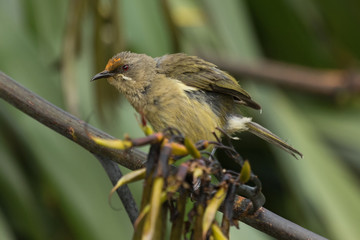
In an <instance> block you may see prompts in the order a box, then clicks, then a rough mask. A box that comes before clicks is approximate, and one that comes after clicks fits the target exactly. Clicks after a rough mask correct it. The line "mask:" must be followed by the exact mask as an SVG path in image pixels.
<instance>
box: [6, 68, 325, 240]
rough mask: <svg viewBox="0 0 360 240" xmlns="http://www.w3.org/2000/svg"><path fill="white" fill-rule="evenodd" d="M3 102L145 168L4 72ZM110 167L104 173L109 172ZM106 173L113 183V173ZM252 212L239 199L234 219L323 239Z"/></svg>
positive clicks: (95, 149)
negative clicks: (98, 140)
mask: <svg viewBox="0 0 360 240" xmlns="http://www.w3.org/2000/svg"><path fill="white" fill-rule="evenodd" d="M0 98H3V99H4V100H5V101H7V102H8V103H10V104H12V105H13V106H15V107H16V108H18V109H19V110H21V111H22V112H24V113H26V114H28V115H29V116H31V117H32V118H34V119H36V120H37V121H39V122H41V123H42V124H44V125H46V126H48V127H49V128H51V129H53V130H54V131H56V132H58V133H60V134H61V135H63V136H65V137H67V138H68V139H70V140H72V141H74V142H75V143H77V144H79V145H80V146H82V147H83V148H85V149H87V150H88V151H89V152H91V153H92V154H94V155H96V156H97V157H99V158H101V159H102V160H103V161H107V160H112V161H114V162H116V163H119V164H121V165H122V166H124V167H126V168H129V169H131V170H135V169H139V168H141V167H143V166H144V163H145V160H146V154H145V153H143V152H141V151H139V150H137V149H131V150H129V151H118V150H114V149H109V148H105V147H102V146H99V145H97V144H95V143H94V141H92V140H91V139H90V138H89V137H88V134H87V132H86V128H87V131H88V132H89V133H90V134H91V135H94V136H97V137H101V138H107V139H114V138H113V137H112V136H110V135H108V134H106V133H104V132H102V131H100V130H98V129H96V128H94V127H92V126H90V125H88V126H87V127H86V124H85V122H84V121H82V120H80V119H78V118H76V117H74V116H72V115H70V114H69V113H67V112H65V111H63V110H61V109H60V108H58V107H56V106H54V105H53V104H51V103H49V102H48V101H46V100H44V99H42V98H41V97H39V96H38V95H36V94H35V93H33V92H31V91H29V90H27V89H26V88H24V87H23V86H21V85H20V84H18V83H16V82H15V81H14V80H12V79H11V78H10V77H8V76H7V75H5V74H4V73H2V72H0ZM109 162H110V161H109ZM109 166H111V165H109ZM109 166H107V167H106V168H105V170H106V169H109ZM115 166H116V165H115ZM115 166H114V167H115ZM106 171H107V173H108V175H109V177H110V179H112V180H113V176H112V175H111V174H112V173H111V172H110V171H108V170H106ZM251 209H252V206H251V203H250V200H248V199H245V198H243V197H239V196H238V197H237V200H236V202H235V207H234V218H235V219H238V220H240V221H242V222H244V223H246V224H248V225H250V226H252V227H254V228H256V229H259V230H260V231H262V232H264V233H267V234H269V235H271V236H273V237H276V238H278V239H324V238H323V237H321V236H319V235H317V234H315V233H312V232H310V231H308V230H306V229H304V228H302V227H300V226H299V225H297V224H295V223H292V222H290V221H288V220H286V219H283V218H282V217H280V216H278V215H276V214H274V213H272V212H270V211H268V210H266V209H265V208H260V209H259V210H258V211H256V212H255V214H250V211H251Z"/></svg>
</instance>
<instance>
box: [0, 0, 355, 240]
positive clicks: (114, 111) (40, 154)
mask: <svg viewBox="0 0 360 240" xmlns="http://www.w3.org/2000/svg"><path fill="white" fill-rule="evenodd" d="M359 9H360V2H359V1H356V0H342V1H340V0H330V1H320V0H291V1H290V0H273V1H262V0H248V1H245V0H243V1H240V0H239V1H236V0H228V1H216V0H208V1H205V0H203V1H190V0H187V1H180V0H168V1H167V0H158V1H156V0H151V1H140V0H123V1H116V0H92V1H85V0H76V1H75V0H72V1H63V0H53V1H41V0H32V1H28V0H23V1H21V0H12V1H5V0H0V29H1V40H0V54H1V59H0V70H1V71H3V72H5V73H6V74H8V75H10V76H11V77H12V78H14V79H15V80H17V81H18V82H20V83H21V84H23V85H25V86H26V87H27V88H29V89H31V90H32V91H34V92H36V93H37V94H39V95H40V96H42V97H44V98H45V99H47V100H48V101H50V102H52V103H54V104H55V105H57V106H59V107H62V108H64V109H66V110H68V111H72V112H73V113H76V114H77V115H78V116H79V117H80V118H82V119H89V121H90V123H91V124H93V125H95V126H98V127H100V128H101V129H103V130H106V131H108V132H109V133H111V134H112V135H114V136H118V137H121V136H122V135H123V134H124V133H125V132H127V133H129V134H130V135H131V136H133V137H139V136H141V132H140V130H139V129H138V126H137V122H136V121H135V116H134V111H133V110H132V108H131V107H130V106H129V105H128V104H127V103H126V102H125V101H121V102H120V98H119V97H118V96H117V94H116V93H115V92H112V93H108V92H107V91H108V90H106V92H105V93H102V94H100V93H99V91H101V90H95V89H96V88H97V89H102V87H104V86H105V85H106V84H103V85H102V86H97V85H99V84H100V83H96V85H95V84H92V83H89V80H90V78H91V76H92V75H93V74H95V73H96V72H98V71H99V70H101V69H99V68H102V66H104V65H105V63H106V61H107V59H108V58H109V57H111V55H113V54H115V53H116V52H119V51H122V50H131V51H134V52H139V53H140V52H141V53H146V54H149V55H151V56H154V57H155V56H160V55H163V54H166V53H172V52H177V51H182V52H187V53H189V54H198V53H211V54H216V55H217V56H221V57H226V58H231V59H237V60H242V61H246V62H250V63H251V62H254V61H257V60H261V59H262V58H264V57H266V58H270V59H276V60H280V61H286V62H291V63H295V64H301V65H307V66H310V67H316V68H320V67H321V68H325V67H326V68H344V69H350V68H358V67H359V59H360V44H358V43H359V42H360V32H359V31H358V26H359V24H360V18H359V14H358V11H359ZM69 49H70V50H69ZM69 79H71V81H70V80H69ZM241 80H242V84H243V85H244V87H245V89H247V90H248V91H249V92H250V93H251V94H252V95H253V98H254V99H256V100H257V102H259V103H260V104H261V105H262V107H263V113H262V114H260V113H257V112H250V114H251V115H252V116H253V118H254V119H255V120H256V121H259V122H261V123H262V124H263V125H265V126H266V127H268V128H269V129H271V130H272V131H273V132H275V133H278V134H279V135H280V136H283V137H284V138H285V139H287V140H288V142H290V143H291V144H292V145H293V146H295V147H296V148H298V149H299V150H300V151H302V153H303V154H304V156H305V157H304V159H301V160H298V161H297V160H294V159H293V158H291V157H290V156H288V155H287V154H286V153H283V152H281V150H278V149H275V148H273V147H270V146H268V145H266V144H264V143H263V142H262V141H261V140H258V139H256V138H254V137H252V136H248V134H242V135H241V141H239V142H238V143H237V144H238V145H239V149H240V152H241V153H243V155H244V157H246V158H248V159H249V160H250V162H251V165H252V168H253V170H254V172H255V173H256V174H258V175H259V177H260V179H261V180H262V181H263V185H264V194H265V196H266V197H267V203H266V205H265V207H266V208H268V209H270V210H271V211H273V212H275V213H278V214H279V215H281V216H283V217H285V218H288V219H290V220H291V221H294V222H296V223H298V224H300V225H301V226H304V227H306V228H308V229H310V230H312V231H315V232H317V233H319V234H322V235H323V236H325V237H329V238H332V239H356V238H357V237H358V236H359V235H360V229H359V227H358V223H359V222H360V208H359V206H358V203H359V202H360V190H359V187H358V186H359V176H360V174H359V172H360V157H359V156H360V125H359V122H360V111H359V108H360V104H359V98H358V97H357V96H352V95H350V94H349V93H347V92H339V94H338V95H336V96H334V97H333V98H331V97H323V96H316V95H315V94H312V95H309V94H306V93H303V92H298V91H296V89H293V90H286V91H284V89H279V88H275V87H273V86H271V85H270V84H260V83H256V84H255V83H253V81H252V80H251V79H241ZM69 89H70V90H69ZM108 95H111V96H112V97H109V98H105V96H108ZM110 102H112V104H110ZM114 102H115V103H114ZM96 106H98V107H96ZM96 109H101V111H98V110H96ZM100 115H101V116H102V117H100ZM104 116H106V117H104ZM101 118H105V119H106V120H107V121H106V124H103V123H102V122H101V121H100V119H101ZM0 148H1V150H0V188H1V192H2V194H1V196H0V239H48V238H52V239H115V238H119V236H121V238H122V239H129V238H130V236H131V235H132V232H131V231H129V229H131V228H132V227H131V224H130V221H129V219H127V216H126V213H125V211H123V210H121V211H115V210H113V209H112V208H111V207H110V206H109V205H108V204H107V195H108V192H109V190H110V189H111V185H110V181H109V180H108V179H107V177H106V175H105V174H104V171H103V170H102V169H101V167H100V164H98V163H97V161H96V160H95V159H94V158H93V157H92V156H91V154H89V153H87V152H85V151H84V150H82V149H80V148H79V147H78V146H75V144H73V143H72V142H70V141H68V140H67V139H65V138H63V137H62V136H60V135H58V134H56V133H54V132H53V131H51V130H49V129H48V128H46V127H44V126H42V125H40V124H39V123H37V122H36V121H34V120H32V119H30V118H29V117H27V116H26V115H24V114H23V113H21V112H19V111H18V110H15V109H14V108H13V107H12V106H10V105H9V104H7V103H5V102H4V101H0ZM131 187H132V189H133V191H134V193H135V197H136V198H137V199H139V198H140V196H139V187H140V185H131ZM114 204H115V205H116V203H114ZM119 204H120V203H118V205H119ZM231 237H232V238H237V237H239V238H240V237H242V238H244V239H245V238H249V239H260V238H261V239H269V237H268V236H265V235H264V234H262V233H259V232H258V231H257V230H255V229H250V228H247V227H246V225H244V224H241V229H240V230H235V231H232V236H231Z"/></svg>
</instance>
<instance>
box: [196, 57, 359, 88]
mask: <svg viewBox="0 0 360 240" xmlns="http://www.w3.org/2000/svg"><path fill="white" fill-rule="evenodd" d="M202 56H203V57H204V58H205V59H206V60H208V61H210V62H213V63H215V64H216V65H217V66H219V67H220V68H221V69H223V70H226V71H228V72H230V73H232V74H234V75H237V76H244V77H251V78H254V80H259V81H261V80H262V81H263V82H269V83H272V84H277V85H280V86H285V87H291V88H294V89H298V90H303V91H307V92H311V93H316V94H323V95H334V94H337V93H339V92H346V93H359V92H360V71H359V70H354V69H348V70H340V69H315V68H310V67H305V66H299V65H295V64H288V63H284V62H277V61H271V60H261V61H259V62H254V63H245V62H241V61H234V60H229V59H219V58H218V57H215V56H212V55H206V54H205V55H202Z"/></svg>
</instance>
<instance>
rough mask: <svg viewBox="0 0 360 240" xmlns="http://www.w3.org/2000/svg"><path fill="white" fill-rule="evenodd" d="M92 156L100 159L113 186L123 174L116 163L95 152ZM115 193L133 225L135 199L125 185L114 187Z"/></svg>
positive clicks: (135, 217) (135, 209)
mask: <svg viewBox="0 0 360 240" xmlns="http://www.w3.org/2000/svg"><path fill="white" fill-rule="evenodd" d="M94 156H95V157H96V158H97V159H98V160H99V161H100V163H101V165H102V166H103V168H104V169H105V171H106V173H107V175H108V176H109V178H110V181H111V183H112V184H113V185H114V186H115V185H116V183H117V181H118V180H119V179H120V178H121V177H122V176H123V175H122V173H121V170H120V168H119V166H118V165H117V163H115V162H113V161H111V160H110V159H108V158H106V157H103V156H99V155H96V154H94ZM116 193H117V194H118V196H119V198H120V199H121V202H122V203H123V205H124V208H125V210H126V212H127V214H128V216H129V218H130V221H131V223H132V224H133V226H134V224H135V221H136V219H137V217H138V216H139V209H138V207H137V206H136V203H135V199H134V197H133V195H132V194H131V192H130V189H129V188H128V187H127V185H123V186H121V187H119V188H117V189H116Z"/></svg>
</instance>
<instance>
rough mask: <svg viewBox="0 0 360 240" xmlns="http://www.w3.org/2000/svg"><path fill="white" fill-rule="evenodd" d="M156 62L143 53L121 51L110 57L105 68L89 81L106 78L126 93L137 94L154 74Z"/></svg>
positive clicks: (149, 81)
mask: <svg viewBox="0 0 360 240" xmlns="http://www.w3.org/2000/svg"><path fill="white" fill-rule="evenodd" d="M155 68H156V62H155V60H154V59H153V58H152V57H149V56H147V55H145V54H137V53H131V52H121V53H118V54H116V55H115V56H114V57H112V58H111V59H110V60H109V61H108V63H107V64H106V67H105V70H104V71H102V72H100V73H98V74H96V75H95V76H94V77H93V78H92V79H91V81H94V80H97V79H101V78H107V79H108V82H109V83H110V84H111V85H113V86H115V87H116V88H117V89H118V90H119V91H120V92H122V93H123V94H125V96H126V95H134V94H135V95H137V94H139V93H140V92H141V91H143V90H144V88H146V87H147V86H148V85H149V84H150V83H151V81H152V78H153V77H154V75H155Z"/></svg>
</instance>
